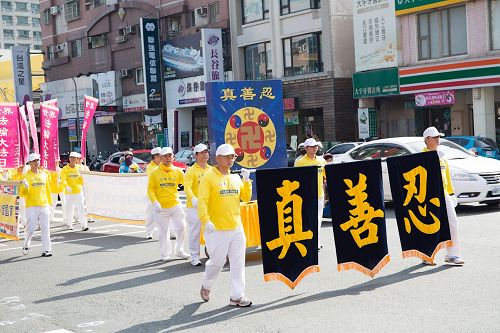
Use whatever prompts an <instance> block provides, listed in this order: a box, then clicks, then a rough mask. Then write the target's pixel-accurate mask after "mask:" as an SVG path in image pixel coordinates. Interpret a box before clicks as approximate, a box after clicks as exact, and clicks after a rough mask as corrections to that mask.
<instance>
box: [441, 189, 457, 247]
mask: <svg viewBox="0 0 500 333" xmlns="http://www.w3.org/2000/svg"><path fill="white" fill-rule="evenodd" d="M444 199H445V202H446V212H447V213H448V224H449V225H450V235H451V241H452V242H453V246H452V247H449V248H447V249H446V252H447V255H448V256H449V257H460V240H459V237H458V219H457V213H456V212H455V207H453V202H452V200H451V197H450V196H449V195H445V196H444Z"/></svg>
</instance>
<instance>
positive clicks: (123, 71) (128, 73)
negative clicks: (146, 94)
mask: <svg viewBox="0 0 500 333" xmlns="http://www.w3.org/2000/svg"><path fill="white" fill-rule="evenodd" d="M120 74H121V76H122V77H129V76H131V75H132V71H131V70H130V69H120Z"/></svg>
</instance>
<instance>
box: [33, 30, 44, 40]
mask: <svg viewBox="0 0 500 333" xmlns="http://www.w3.org/2000/svg"><path fill="white" fill-rule="evenodd" d="M33 41H35V42H41V41H42V32H41V31H33Z"/></svg>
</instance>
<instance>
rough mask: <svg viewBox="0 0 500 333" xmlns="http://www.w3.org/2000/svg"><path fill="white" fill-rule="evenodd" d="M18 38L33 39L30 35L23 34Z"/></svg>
mask: <svg viewBox="0 0 500 333" xmlns="http://www.w3.org/2000/svg"><path fill="white" fill-rule="evenodd" d="M17 38H18V39H22V40H28V39H31V37H30V36H29V35H28V36H26V35H22V36H17Z"/></svg>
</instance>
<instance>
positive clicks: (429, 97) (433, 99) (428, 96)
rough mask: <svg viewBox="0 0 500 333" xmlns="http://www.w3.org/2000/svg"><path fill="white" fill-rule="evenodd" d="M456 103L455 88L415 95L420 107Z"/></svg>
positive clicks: (416, 102)
mask: <svg viewBox="0 0 500 333" xmlns="http://www.w3.org/2000/svg"><path fill="white" fill-rule="evenodd" d="M453 104H455V90H443V91H433V92H428V93H421V94H416V95H415V105H416V106H418V107H423V106H434V105H453Z"/></svg>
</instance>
